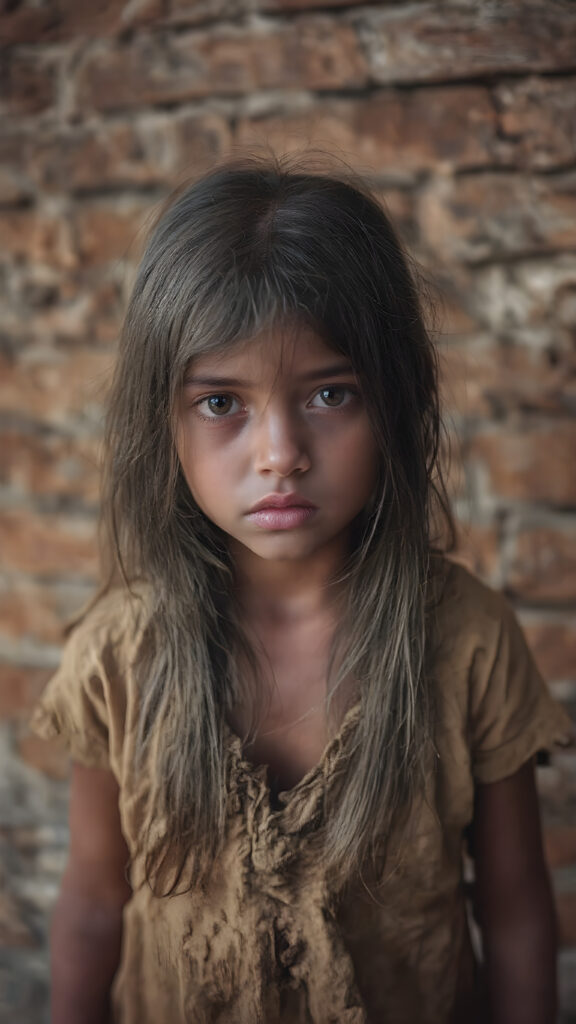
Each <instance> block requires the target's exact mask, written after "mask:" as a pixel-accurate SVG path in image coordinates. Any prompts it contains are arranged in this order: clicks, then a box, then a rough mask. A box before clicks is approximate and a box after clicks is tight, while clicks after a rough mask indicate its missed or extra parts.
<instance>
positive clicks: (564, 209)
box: [420, 173, 576, 264]
mask: <svg viewBox="0 0 576 1024" xmlns="http://www.w3.org/2000/svg"><path fill="white" fill-rule="evenodd" d="M575 195H576V176H575V175H574V174H573V173H570V174H562V175H546V176H545V177H542V178H536V177H528V176H520V175H519V174H511V173H503V174H489V173H487V174H470V175H467V176H466V177H464V178H461V179H459V180H457V181H454V180H450V179H448V178H444V179H440V178H439V179H436V180H435V181H434V182H433V183H431V185H430V187H429V188H427V189H425V190H424V191H423V193H422V197H421V207H420V215H421V224H422V232H423V239H424V241H425V243H426V245H427V247H428V248H429V250H430V252H431V253H432V254H433V256H432V257H431V258H432V259H434V258H436V259H438V258H440V259H441V260H443V261H445V262H447V263H448V264H450V263H453V262H458V261H459V260H462V261H464V262H470V263H474V262H475V261H478V260H487V259H500V258H502V257H506V258H508V257H510V256H511V255H518V256H523V255H525V254H529V253H536V254H537V253H539V252H546V251H550V250H553V251H554V250H566V249H567V250H570V249H573V248H574V246H575V245H576V201H575Z"/></svg>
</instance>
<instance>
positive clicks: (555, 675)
mask: <svg viewBox="0 0 576 1024" xmlns="http://www.w3.org/2000/svg"><path fill="white" fill-rule="evenodd" d="M535 615H536V613H535V612H531V613H530V614H529V615H527V616H526V617H523V619H522V625H523V628H524V632H525V633H526V636H527V638H528V643H529V644H530V649H531V650H532V653H533V654H534V657H535V659H536V663H537V664H538V667H539V669H540V671H541V672H542V675H543V676H544V678H545V679H548V680H550V682H554V681H556V680H570V679H574V680H576V622H575V621H574V616H573V615H572V614H570V613H569V615H568V619H567V621H549V620H548V619H545V618H544V619H542V618H540V619H538V618H536V617H535Z"/></svg>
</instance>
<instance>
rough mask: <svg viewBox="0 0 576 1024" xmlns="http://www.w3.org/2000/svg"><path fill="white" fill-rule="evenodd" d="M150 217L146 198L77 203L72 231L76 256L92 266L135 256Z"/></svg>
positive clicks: (88, 265) (150, 209)
mask: <svg viewBox="0 0 576 1024" xmlns="http://www.w3.org/2000/svg"><path fill="white" fill-rule="evenodd" d="M152 216H153V209H152V206H151V203H150V201H148V202H145V201H139V200H130V201H117V202H110V201H102V202H94V203H90V204H84V205H82V206H78V207H77V208H76V210H75V211H74V230H75V234H76V239H77V245H78V254H79V259H80V261H81V263H82V265H83V266H87V267H93V266H97V265H99V264H102V263H110V262H112V261H117V260H123V259H132V260H135V259H137V258H138V255H139V253H138V247H139V245H140V243H141V241H142V238H143V236H144V232H145V229H146V225H147V223H148V222H150V220H151V218H152Z"/></svg>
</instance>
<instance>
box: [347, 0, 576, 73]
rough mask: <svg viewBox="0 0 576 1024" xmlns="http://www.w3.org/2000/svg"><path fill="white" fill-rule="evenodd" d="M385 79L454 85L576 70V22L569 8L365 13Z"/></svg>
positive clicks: (504, 6)
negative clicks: (455, 81)
mask: <svg viewBox="0 0 576 1024" xmlns="http://www.w3.org/2000/svg"><path fill="white" fill-rule="evenodd" d="M362 22H363V26H364V29H363V39H364V43H365V46H366V49H367V52H368V55H369V61H370V69H371V72H372V76H373V78H374V79H375V81H377V82H417V81H419V82H421V81H450V80H451V79H458V78H466V79H470V78H473V77H482V76H486V75H492V74H494V73H505V74H509V73H511V72H521V73H522V74H524V75H525V74H527V73H528V72H530V71H562V70H564V69H567V70H573V68H574V53H575V51H576V19H574V16H573V12H572V11H571V10H570V9H569V7H568V5H566V6H565V5H560V4H548V5H545V4H542V3H538V4H534V5H532V4H531V5H525V4H517V3H510V2H504V3H498V4H491V5H490V6H487V5H486V4H481V5H479V4H470V5H469V6H466V7H464V6H460V5H458V6H454V7H451V8H450V9H449V11H448V12H447V11H446V10H445V9H444V7H442V6H438V5H436V4H434V5H433V4H407V5H405V6H404V5H400V6H398V7H396V6H390V7H389V8H386V9H380V8H378V7H377V8H376V9H368V10H366V11H363V12H362Z"/></svg>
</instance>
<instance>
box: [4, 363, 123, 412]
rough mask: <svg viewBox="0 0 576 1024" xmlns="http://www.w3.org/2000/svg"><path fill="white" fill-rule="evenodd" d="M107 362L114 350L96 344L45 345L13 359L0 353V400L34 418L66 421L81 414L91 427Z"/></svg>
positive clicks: (99, 405) (108, 370) (8, 409)
mask: <svg viewBox="0 0 576 1024" xmlns="http://www.w3.org/2000/svg"><path fill="white" fill-rule="evenodd" d="M112 364H113V356H112V355H111V354H110V353H109V352H107V351H106V350H98V349H95V350H92V349H80V348H79V349H76V350H73V351H71V352H70V353H65V352H54V351H50V350H48V351H44V352H41V353H38V354H36V353H31V354H30V355H29V357H28V358H23V359H21V360H20V361H17V362H14V363H13V362H10V361H8V360H6V359H3V358H2V357H1V356H0V405H2V407H3V409H4V411H5V412H6V413H14V414H16V415H23V416H26V417H28V418H29V419H30V420H33V421H37V422H42V421H44V422H45V423H50V424H52V425H54V426H69V425H70V424H71V423H72V422H74V421H76V423H78V421H79V420H82V421H84V422H87V423H91V425H92V427H93V428H94V426H95V425H96V424H98V423H99V421H100V420H101V417H102V404H103V400H104V394H105V389H106V385H107V384H108V382H109V379H110V373H111V368H112ZM94 421H96V424H95V422H94Z"/></svg>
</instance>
